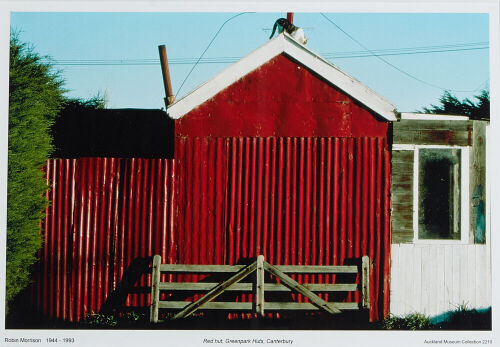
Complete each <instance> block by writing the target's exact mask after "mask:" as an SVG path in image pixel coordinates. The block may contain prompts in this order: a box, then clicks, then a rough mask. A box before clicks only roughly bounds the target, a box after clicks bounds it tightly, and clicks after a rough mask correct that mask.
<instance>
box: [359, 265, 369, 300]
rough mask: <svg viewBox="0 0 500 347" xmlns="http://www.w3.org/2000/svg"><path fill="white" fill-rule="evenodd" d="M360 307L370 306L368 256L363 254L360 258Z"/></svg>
mask: <svg viewBox="0 0 500 347" xmlns="http://www.w3.org/2000/svg"><path fill="white" fill-rule="evenodd" d="M361 300H362V301H361V307H362V308H363V309H369V308H370V258H369V257H368V256H367V255H364V256H363V257H362V258H361Z"/></svg>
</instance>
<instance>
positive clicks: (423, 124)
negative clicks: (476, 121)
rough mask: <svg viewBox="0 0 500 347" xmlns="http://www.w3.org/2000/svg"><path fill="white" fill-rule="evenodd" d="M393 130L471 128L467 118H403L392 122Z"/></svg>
mask: <svg viewBox="0 0 500 347" xmlns="http://www.w3.org/2000/svg"><path fill="white" fill-rule="evenodd" d="M393 129H394V132H396V131H404V130H413V131H418V130H450V131H454V132H460V131H462V132H463V131H469V130H472V121H467V120H413V119H411V120H410V119H403V120H401V121H399V122H394V123H393Z"/></svg>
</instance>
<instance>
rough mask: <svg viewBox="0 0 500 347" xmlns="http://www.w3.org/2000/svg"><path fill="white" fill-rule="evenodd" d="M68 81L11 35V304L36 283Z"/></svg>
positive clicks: (8, 279)
mask: <svg viewBox="0 0 500 347" xmlns="http://www.w3.org/2000/svg"><path fill="white" fill-rule="evenodd" d="M62 84H63V81H62V79H61V77H60V76H59V73H58V72H54V71H53V69H52V66H51V65H50V64H47V63H44V62H42V59H41V57H40V56H39V55H37V54H36V53H34V52H33V50H32V48H30V47H28V46H27V45H26V44H24V43H21V42H20V41H19V39H18V37H17V35H15V34H14V35H12V36H11V38H10V71H9V146H8V187H7V276H6V304H7V305H6V307H7V309H8V304H9V302H11V301H12V299H13V298H14V297H15V296H16V295H17V294H18V293H19V292H20V291H21V290H22V289H23V288H25V287H26V286H27V285H28V284H29V282H30V268H31V266H32V265H33V263H34V262H35V261H36V259H37V254H36V253H37V251H38V250H39V249H40V247H41V244H42V238H41V230H40V229H41V221H42V218H43V215H44V209H45V208H46V206H47V204H48V202H47V199H46V198H45V196H44V193H45V192H46V191H47V185H46V183H45V179H44V173H43V170H42V168H43V166H44V164H45V163H46V160H47V158H49V155H50V153H51V150H52V143H51V141H52V139H51V136H50V127H51V125H52V124H53V122H54V120H55V118H56V117H57V115H58V112H59V110H60V108H61V106H62V104H63V100H64V98H63V93H64V92H65V91H64V89H63V88H62Z"/></svg>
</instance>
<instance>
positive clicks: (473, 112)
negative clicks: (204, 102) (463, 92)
mask: <svg viewBox="0 0 500 347" xmlns="http://www.w3.org/2000/svg"><path fill="white" fill-rule="evenodd" d="M474 99H476V100H477V101H475V102H474V101H471V100H470V99H469V98H465V99H463V100H459V99H458V98H457V97H456V96H454V95H452V94H451V93H450V92H448V91H446V92H444V94H443V95H442V96H441V98H440V99H439V102H440V105H437V106H436V105H431V106H429V107H424V109H423V111H424V112H425V113H441V114H443V113H444V114H457V115H464V116H469V117H470V119H490V93H489V91H487V90H482V91H481V93H480V94H479V95H476V96H474Z"/></svg>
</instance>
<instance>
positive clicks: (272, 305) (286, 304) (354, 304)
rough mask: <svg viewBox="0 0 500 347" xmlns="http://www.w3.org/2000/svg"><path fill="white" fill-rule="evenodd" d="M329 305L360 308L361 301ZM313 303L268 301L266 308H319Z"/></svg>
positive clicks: (353, 308)
mask: <svg viewBox="0 0 500 347" xmlns="http://www.w3.org/2000/svg"><path fill="white" fill-rule="evenodd" d="M328 304H329V305H332V306H333V305H334V306H335V307H337V308H339V309H341V310H358V309H359V303H357V302H329V303H328ZM317 309H318V308H317V307H315V306H314V305H313V304H311V303H308V302H266V310H267V311H273V310H317Z"/></svg>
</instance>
